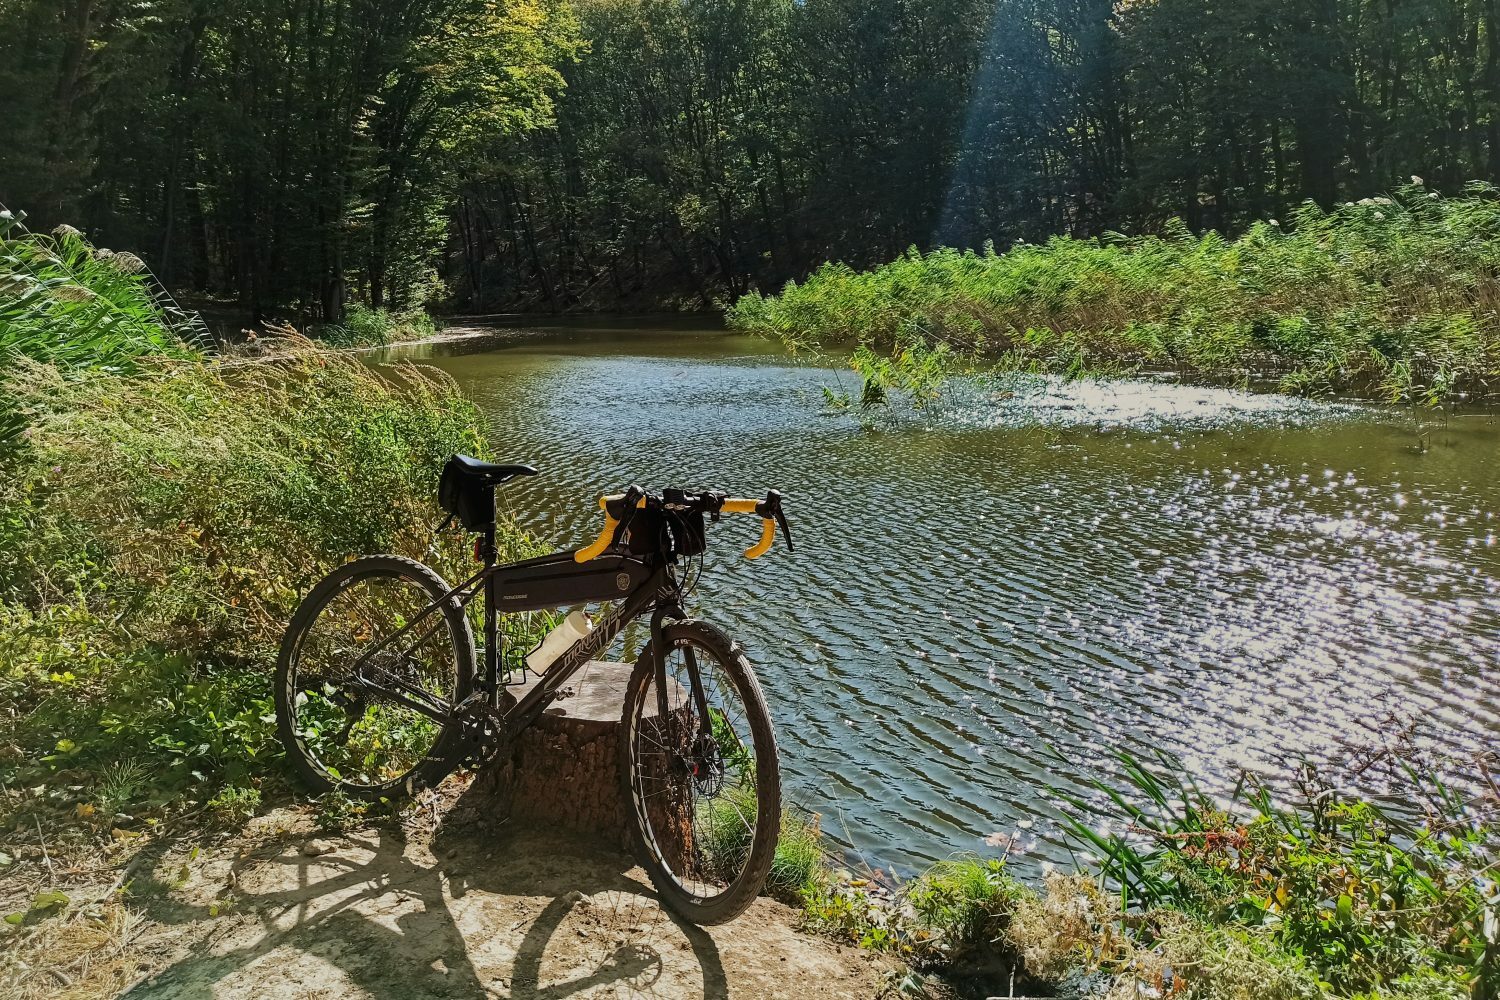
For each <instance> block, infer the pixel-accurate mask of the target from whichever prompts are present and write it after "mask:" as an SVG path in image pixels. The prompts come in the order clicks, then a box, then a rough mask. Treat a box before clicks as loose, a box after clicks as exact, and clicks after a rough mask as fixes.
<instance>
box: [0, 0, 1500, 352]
mask: <svg viewBox="0 0 1500 1000" xmlns="http://www.w3.org/2000/svg"><path fill="white" fill-rule="evenodd" d="M1497 37H1500V0H1241V2H1238V3H1210V2H1204V0H991V2H984V3H981V2H978V0H929V2H925V3H917V2H912V0H858V2H855V0H712V2H710V0H572V2H569V0H502V2H492V0H416V2H411V0H402V2H394V0H246V2H243V3H236V4H217V3H210V2H207V0H153V2H129V3H127V2H121V0H61V2H57V0H52V2H43V0H3V2H0V107H3V108H5V109H6V112H5V115H4V126H3V127H4V132H5V141H4V142H3V143H0V202H3V205H4V207H5V208H7V209H10V210H13V211H17V212H20V211H24V212H26V213H27V214H28V225H30V226H31V227H32V228H33V229H36V230H44V229H50V228H52V227H53V226H55V225H57V224H61V223H67V224H70V225H73V226H76V227H78V228H79V229H80V230H81V231H83V232H84V233H86V234H87V235H88V236H89V237H90V238H91V239H94V240H96V241H98V242H100V243H101V244H103V245H108V246H112V247H116V248H119V249H121V250H129V251H131V252H133V253H134V254H136V255H137V256H139V257H140V258H141V259H143V260H146V261H149V262H150V263H151V266H152V268H153V269H154V271H155V273H156V275H157V277H158V278H159V279H160V280H161V281H162V282H163V283H164V284H165V285H166V286H167V287H168V288H170V289H172V290H173V291H174V292H177V293H179V294H185V295H186V296H187V300H188V301H190V302H193V303H194V304H197V305H200V306H212V305H215V304H218V305H222V306H223V307H224V308H226V309H233V310H235V311H237V312H239V313H242V314H243V316H244V317H245V319H246V320H250V321H262V320H267V319H276V318H289V319H293V320H299V321H304V322H335V321H338V320H339V319H341V318H342V317H343V314H344V312H345V310H346V309H348V308H349V307H350V306H351V305H354V304H359V305H363V306H368V307H373V308H391V309H412V308H415V307H418V306H422V305H428V306H431V307H433V308H438V309H449V310H458V311H464V312H483V311H492V310H543V311H562V310H571V309H598V310H610V309H615V310H620V309H639V308H660V307H668V308H684V309H701V308H714V307H718V306H722V305H725V304H728V303H730V302H732V301H733V300H734V299H736V298H738V297H739V296H741V295H743V294H744V293H746V292H748V291H752V290H759V291H764V292H774V291H777V290H779V289H780V288H781V286H782V285H783V284H785V283H786V282H787V281H789V280H798V281H800V280H802V279H804V278H805V277H806V276H807V275H808V274H809V273H810V272H812V271H813V270H815V269H816V268H818V267H819V266H821V265H822V264H824V263H825V262H828V261H837V262H841V263H845V264H848V265H849V266H851V267H853V268H856V269H858V268H865V267H869V266H872V265H876V264H880V263H884V262H886V261H889V260H891V259H893V258H896V257H898V256H900V255H901V254H903V253H904V252H905V251H906V250H907V249H908V248H913V247H914V248H916V249H918V250H921V251H927V250H931V249H934V248H937V247H954V248H959V249H969V248H971V249H976V250H977V249H981V248H983V247H984V246H985V245H986V244H991V243H992V244H994V245H995V246H996V247H998V248H999V249H1001V250H1004V249H1006V248H1008V247H1011V246H1013V245H1015V244H1017V243H1018V242H1021V241H1027V242H1036V241H1040V240H1044V239H1046V238H1047V237H1050V236H1054V235H1060V234H1061V235H1069V236H1078V237H1090V236H1096V235H1100V234H1105V233H1108V232H1111V231H1124V232H1131V233H1144V234H1150V233H1156V232H1161V231H1164V230H1165V229H1166V228H1167V227H1169V226H1170V225H1173V224H1175V223H1174V220H1180V221H1181V223H1182V224H1183V225H1185V226H1186V227H1187V228H1188V230H1190V231H1192V232H1204V231H1207V230H1217V231H1219V232H1222V233H1224V234H1226V235H1228V236H1231V237H1232V236H1236V235H1238V234H1240V233H1242V232H1244V231H1246V230H1247V229H1248V228H1249V227H1250V225H1251V224H1252V223H1253V222H1254V221H1256V220H1266V219H1271V218H1276V217H1278V216H1282V215H1285V214H1287V213H1290V212H1293V211H1295V210H1296V209H1297V207H1298V206H1299V205H1301V204H1302V203H1304V202H1305V201H1308V200H1311V201H1312V202H1315V203H1317V205H1319V206H1321V207H1322V208H1324V209H1326V210H1332V209H1335V208H1336V207H1337V205H1338V203H1339V202H1340V201H1341V200H1359V199H1363V198H1366V197H1370V196H1379V195H1382V194H1383V193H1385V192H1388V191H1391V190H1393V189H1394V188H1395V187H1396V186H1397V185H1400V184H1405V183H1408V182H1409V181H1410V179H1411V177H1412V176H1416V177H1420V178H1421V179H1422V180H1423V181H1424V182H1425V184H1426V185H1428V186H1429V187H1430V188H1431V189H1432V190H1434V191H1442V192H1444V193H1454V192H1456V191H1457V190H1458V189H1460V188H1461V187H1462V185H1463V184H1465V183H1466V182H1469V181H1474V180H1482V181H1490V182H1494V181H1496V180H1497V179H1500V41H1497Z"/></svg>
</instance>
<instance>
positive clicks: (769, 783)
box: [275, 455, 792, 924]
mask: <svg viewBox="0 0 1500 1000" xmlns="http://www.w3.org/2000/svg"><path fill="white" fill-rule="evenodd" d="M535 474H536V470H535V469H532V468H531V467H529V466H525V465H497V464H491V463H488V462H481V461H478V460H477V459H473V458H470V457H468V456H463V455H455V456H454V457H452V458H451V459H450V460H449V461H448V463H447V465H446V466H445V467H444V469H443V474H442V479H441V481H440V484H439V491H438V492H439V503H440V505H441V506H442V508H443V509H444V510H445V511H446V513H447V515H448V517H447V520H446V521H444V522H443V525H442V526H441V527H440V528H439V529H438V530H439V532H441V531H442V530H444V529H446V527H447V526H448V525H449V524H450V523H451V522H452V521H454V520H455V519H457V520H458V521H459V523H460V524H461V526H462V527H463V528H464V529H466V530H468V531H469V532H472V533H477V534H478V536H479V537H478V539H477V541H476V543H475V547H474V552H475V558H476V560H477V561H478V562H479V563H480V564H481V565H480V568H479V569H478V570H476V571H475V572H474V573H473V575H471V576H469V577H468V579H466V580H464V581H463V582H462V583H459V584H458V585H457V586H450V585H449V584H448V583H447V582H446V581H445V580H444V579H443V578H442V577H441V576H440V575H439V574H438V573H437V572H436V571H434V570H433V569H431V568H429V567H428V566H426V565H424V564H422V563H420V562H418V561H416V560H413V559H407V558H404V557H401V556H394V555H374V556H365V557H363V558H359V559H355V560H354V561H352V562H349V563H347V564H345V565H343V566H341V567H339V568H338V569H336V570H334V571H333V572H332V573H330V574H329V575H328V576H326V577H325V578H323V579H322V580H321V581H320V582H318V583H317V584H316V585H314V586H313V587H312V589H311V590H310V591H309V592H308V594H307V596H306V597H305V598H304V599H303V600H302V603H301V604H300V606H299V607H298V609H297V611H296V613H295V614H294V615H293V617H292V620H291V622H290V624H289V626H288V628H287V632H286V635H285V637H284V639H283V641H282V645H281V652H280V656H279V658H278V661H277V668H276V689H275V699H276V718H277V730H278V735H279V737H280V740H281V743H282V744H283V746H284V747H285V749H286V752H287V756H288V758H289V760H290V761H291V763H292V766H293V768H294V769H295V770H296V771H297V773H298V775H299V776H300V777H301V778H302V780H303V781H304V782H305V783H306V784H307V785H308V786H309V788H311V789H312V790H313V791H314V792H317V793H322V792H327V791H331V790H334V789H339V790H342V791H343V792H345V793H346V794H349V795H351V796H354V797H358V798H364V799H378V798H382V797H395V796H400V795H412V794H415V793H416V792H417V791H419V790H420V789H423V788H431V787H435V786H436V785H437V784H438V783H440V782H441V781H442V780H443V779H444V778H446V777H447V776H448V775H450V774H452V773H453V772H454V771H456V770H458V769H459V768H460V767H469V768H473V769H477V768H479V767H483V766H485V765H486V764H488V763H491V762H493V761H494V760H496V759H499V758H500V757H501V755H502V754H503V753H504V751H505V750H506V748H507V747H509V745H510V744H511V741H513V740H514V739H515V738H516V736H517V735H518V734H520V733H521V732H522V731H524V730H525V729H526V727H528V726H530V725H531V724H532V723H533V722H535V721H536V720H537V719H538V718H539V717H540V716H541V715H542V714H543V713H544V712H545V711H546V710H547V708H548V707H549V706H550V705H551V704H552V703H553V702H554V701H555V700H556V699H557V698H558V697H559V695H560V694H561V692H563V691H564V689H565V685H566V684H567V683H568V681H569V679H570V678H572V677H573V676H574V675H575V674H577V673H578V672H579V671H580V670H582V669H583V668H584V667H585V666H586V665H587V664H589V663H590V662H591V661H593V660H594V658H595V657H597V656H599V655H600V654H601V653H603V652H604V651H605V650H606V649H608V648H609V647H610V645H611V644H612V643H613V642H614V640H615V639H616V638H617V637H618V636H619V635H620V633H621V631H622V630H623V629H624V628H625V626H626V625H627V624H629V623H630V622H633V621H635V620H637V619H639V618H642V617H645V616H647V615H648V614H649V620H650V629H649V636H648V639H647V642H646V645H645V646H644V648H643V650H642V652H641V654H640V656H639V658H638V659H637V661H636V663H635V665H634V667H633V669H632V672H631V675H630V680H629V683H628V685H627V687H626V694H625V704H624V706H623V710H622V718H621V726H620V738H621V752H620V756H619V759H620V761H621V762H622V767H621V772H622V775H621V780H622V785H623V787H622V792H623V794H624V795H625V801H626V802H627V803H628V810H627V811H628V813H629V814H630V816H631V819H632V825H633V827H634V829H633V831H632V838H631V839H632V842H633V844H634V846H635V853H636V855H637V858H638V860H639V861H640V862H641V864H642V866H643V867H644V868H645V869H646V872H647V873H648V875H649V876H650V878H651V880H652V882H653V883H654V884H655V885H656V887H657V889H658V891H659V892H660V894H661V897H662V899H663V901H664V902H665V903H667V904H668V905H669V906H671V907H672V908H673V909H675V910H676V911H677V912H678V913H680V914H682V915H683V916H685V917H686V918H688V919H689V920H691V921H693V922H695V923H699V924H712V923H720V922H723V921H726V920H729V919H732V918H733V917H735V916H736V915H738V914H739V913H740V912H741V911H743V910H744V909H745V907H747V906H749V905H750V903H751V901H752V900H753V899H754V898H755V897H756V896H757V895H758V894H759V892H760V890H761V888H762V886H763V885H764V882H765V879H766V877H767V875H768V873H769V871H770V868H771V862H772V858H773V856H774V854H775V848H776V838H777V834H778V833H779V830H780V825H781V777H780V766H779V763H778V759H777V751H776V738H775V733H774V731H773V728H772V724H771V718H770V714H769V712H768V711H767V709H766V705H765V699H764V698H763V697H762V695H761V691H760V685H759V682H758V681H757V680H756V677H755V673H754V670H753V669H752V667H751V665H750V662H749V660H748V659H747V658H746V656H745V654H744V651H743V649H742V648H741V647H740V645H739V644H738V643H736V642H734V641H733V640H731V639H730V638H729V637H728V636H727V635H726V634H725V633H724V632H723V631H722V630H720V629H718V628H717V627H715V626H713V625H710V624H708V623H706V622H702V621H699V620H696V619H693V618H690V617H689V616H688V614H687V611H686V610H685V608H684V602H685V600H686V599H687V597H688V595H689V594H690V593H691V591H692V589H693V587H694V586H695V585H696V583H697V579H698V577H697V576H696V575H693V574H692V573H691V571H690V570H691V566H690V561H691V560H692V559H693V558H694V557H701V555H702V553H703V551H704V550H705V548H706V523H705V519H708V520H709V521H710V522H712V523H716V522H718V521H719V520H720V518H721V516H722V515H724V514H755V515H758V516H759V517H760V518H761V519H762V529H761V537H760V539H759V541H757V542H756V544H754V545H752V546H751V547H750V548H749V549H747V550H746V551H745V555H746V556H747V557H748V558H751V559H756V558H759V557H760V556H762V555H764V554H765V553H766V552H767V551H768V550H769V549H770V548H771V546H772V544H773V543H774V541H775V537H776V532H777V530H778V529H779V530H780V531H781V532H782V534H783V536H784V537H785V538H786V542H787V547H788V549H789V550H791V548H792V545H791V531H790V528H789V526H788V524H787V521H786V515H785V513H784V511H783V509H782V497H781V495H780V494H779V493H778V492H776V491H775V490H771V491H769V492H768V493H767V494H766V496H765V498H764V499H761V500H752V499H736V498H730V497H726V496H724V495H723V494H721V493H716V492H711V491H700V492H687V491H683V490H664V491H662V492H661V493H659V494H655V493H650V492H647V491H645V490H642V489H640V488H639V487H635V486H632V487H631V488H630V489H628V490H626V491H625V492H624V493H621V494H615V495H610V496H605V497H602V498H601V499H600V501H599V506H600V508H601V509H602V510H603V511H604V517H605V523H604V528H603V530H602V531H601V532H600V533H599V536H598V538H597V539H595V540H594V542H593V543H592V544H590V545H588V546H585V547H583V548H580V549H576V550H565V551H560V552H555V553H553V554H551V555H547V556H541V557H539V558H533V559H526V560H522V561H519V562H513V563H509V564H501V563H500V562H499V560H498V558H497V550H496V525H495V516H496V515H495V510H496V508H495V491H496V489H498V488H499V487H500V486H502V485H504V484H505V483H508V482H510V481H511V480H513V479H516V478H518V477H522V476H532V475H535ZM701 571H702V565H701V560H700V562H699V564H698V572H699V573H700V574H701ZM476 600H478V601H480V602H481V603H482V606H483V617H482V628H483V640H484V645H483V647H482V649H479V648H476V645H475V641H474V634H473V629H472V627H471V624H470V614H469V609H470V606H471V605H472V604H474V602H475V601H476ZM601 602H609V606H608V608H607V610H605V611H604V613H603V614H602V617H600V618H599V620H598V622H597V624H596V625H595V626H594V627H593V628H592V630H591V631H588V632H586V633H585V634H583V635H582V637H581V638H579V639H577V640H576V641H574V642H572V643H571V645H569V646H568V648H566V649H565V650H564V651H563V652H562V653H561V655H559V656H557V658H556V659H555V660H554V661H553V662H552V663H551V665H550V666H546V667H545V669H544V672H542V673H541V676H540V679H539V680H537V681H536V682H535V683H534V684H533V685H532V686H531V687H530V689H529V690H527V691H526V692H525V693H524V695H523V696H522V697H520V698H519V699H517V698H516V697H514V696H513V695H510V694H509V693H508V688H509V687H511V686H514V685H515V684H517V683H519V682H518V681H517V680H515V678H516V677H517V676H518V675H519V676H520V677H522V678H524V677H525V671H524V669H522V667H521V660H522V655H523V654H524V652H525V650H526V649H527V648H529V647H530V645H531V642H532V639H533V635H532V633H531V632H530V631H529V630H527V629H526V628H524V627H523V626H522V625H520V624H517V622H516V619H515V617H514V616H515V615H518V614H521V613H525V612H537V611H546V610H552V609H557V608H562V607H571V606H576V605H580V604H592V603H601ZM502 612H505V613H508V617H507V619H506V624H505V626H504V627H502V623H501V620H500V615H501V613H502ZM481 662H482V670H481V672H480V674H479V676H478V677H477V678H476V677H475V666H476V664H479V663H481Z"/></svg>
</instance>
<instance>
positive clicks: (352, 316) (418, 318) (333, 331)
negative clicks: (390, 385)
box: [317, 304, 437, 347]
mask: <svg viewBox="0 0 1500 1000" xmlns="http://www.w3.org/2000/svg"><path fill="white" fill-rule="evenodd" d="M436 332H437V324H436V323H435V322H434V321H433V318H432V316H431V315H429V314H428V313H427V311H426V310H423V309H410V310H406V311H403V312H391V311H389V310H387V309H371V308H370V307H369V306H364V305H359V304H355V305H351V306H350V307H349V311H348V314H347V315H346V316H345V317H344V321H343V322H342V323H336V324H332V325H330V326H326V327H324V328H323V329H321V330H319V331H318V334H317V336H318V339H319V340H321V341H322V342H323V343H325V344H328V345H329V346H331V347H385V346H386V345H388V344H399V343H402V342H405V341H409V340H422V339H423V338H426V337H431V336H432V335H433V334H435V333H436Z"/></svg>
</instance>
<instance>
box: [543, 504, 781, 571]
mask: <svg viewBox="0 0 1500 1000" xmlns="http://www.w3.org/2000/svg"><path fill="white" fill-rule="evenodd" d="M624 496H625V494H623V493H616V494H614V495H613V496H607V497H600V498H599V509H600V510H602V511H604V530H603V531H601V532H599V537H598V538H596V539H594V541H593V542H592V543H590V544H589V545H587V546H585V547H583V548H581V549H579V550H578V551H577V552H575V553H573V561H574V562H581V563H586V562H588V561H589V560H591V559H597V558H599V557H600V556H601V555H603V554H604V550H605V549H607V548H609V543H610V542H611V541H613V540H614V537H615V531H616V530H617V529H618V528H619V527H620V522H619V521H617V520H615V519H614V518H612V517H610V516H609V504H610V502H611V501H618V500H622V499H624ZM759 504H760V501H759V500H738V499H736V500H725V501H724V506H723V507H721V508H720V509H721V510H722V511H723V512H724V513H726V514H754V513H755V508H756V507H757V506H758V505H759ZM636 506H637V507H645V506H646V501H645V499H644V498H643V499H642V500H641V501H640V503H638V504H636ZM775 541H776V522H775V521H773V520H771V519H770V518H769V517H767V518H763V519H762V520H761V525H760V541H758V542H756V543H755V544H754V545H752V546H750V547H749V548H748V549H746V550H745V558H746V559H759V558H760V557H761V556H763V555H765V554H766V553H767V552H769V551H771V545H772V543H774V542H775Z"/></svg>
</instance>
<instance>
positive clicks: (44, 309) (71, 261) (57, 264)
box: [0, 212, 204, 440]
mask: <svg viewBox="0 0 1500 1000" xmlns="http://www.w3.org/2000/svg"><path fill="white" fill-rule="evenodd" d="M203 340H204V331H203V329H202V324H201V322H197V321H196V319H195V318H194V317H192V316H190V315H188V314H186V313H184V312H182V311H181V310H180V309H178V308H176V306H175V305H172V304H171V302H170V300H169V299H166V298H165V297H164V296H162V295H161V293H160V292H159V291H158V290H157V289H155V288H154V286H153V283H152V280H151V276H150V274H149V273H147V272H146V269H145V264H143V263H142V262H141V260H140V258H138V257H136V256H135V255H133V254H128V253H120V254H117V253H113V252H111V251H109V250H103V249H99V248H96V247H94V246H91V245H90V244H89V242H88V241H87V240H85V239H84V238H83V236H82V235H81V234H80V233H79V232H78V231H77V230H75V229H72V228H70V227H68V226H60V227H58V229H57V232H56V233H55V234H53V235H52V236H43V235H40V234H38V233H32V232H28V231H27V230H26V229H25V228H24V227H22V226H21V224H20V223H19V222H18V221H16V220H15V219H14V218H13V217H12V215H11V213H10V212H0V364H4V365H5V366H6V367H9V365H10V364H11V363H12V361H13V360H14V359H15V357H16V356H17V355H20V356H23V357H27V358H32V359H34V360H36V361H44V362H48V363H50V364H54V365H56V366H58V367H59V368H65V369H88V370H91V371H95V370H96V371H102V372H126V371H132V370H134V369H135V368H136V367H137V366H138V362H139V361H140V360H141V359H142V358H146V357H158V358H160V357H169V358H187V357H192V356H194V355H195V354H196V353H197V352H196V350H195V348H194V347H192V346H190V345H191V344H193V343H194V342H197V343H199V344H200V345H201V343H202V342H203ZM11 432H12V433H14V432H15V427H12V429H11ZM6 436H7V431H6V427H5V425H4V423H3V420H0V440H3V439H4V438H5V437H6Z"/></svg>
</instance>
